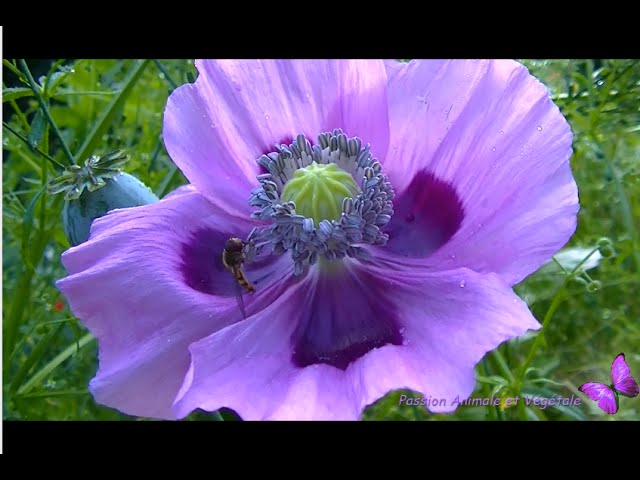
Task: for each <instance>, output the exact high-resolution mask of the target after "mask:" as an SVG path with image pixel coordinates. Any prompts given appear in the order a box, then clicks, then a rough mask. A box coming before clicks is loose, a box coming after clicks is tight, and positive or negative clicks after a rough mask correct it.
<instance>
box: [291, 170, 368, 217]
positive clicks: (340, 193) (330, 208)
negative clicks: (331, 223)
mask: <svg viewBox="0 0 640 480" xmlns="http://www.w3.org/2000/svg"><path fill="white" fill-rule="evenodd" d="M357 194H358V187H357V185H356V182H355V181H354V180H353V177H352V176H351V175H349V174H348V173H347V172H345V171H344V170H342V169H341V168H340V167H338V166H337V165H336V164H335V163H330V164H328V165H320V164H318V163H316V162H312V163H311V165H309V166H308V167H303V168H300V169H298V170H296V172H295V173H294V174H293V178H292V179H291V180H289V181H288V182H287V183H286V185H285V186H284V189H283V190H282V196H281V198H282V200H283V201H285V202H287V201H292V202H293V203H295V205H296V211H297V212H298V213H299V214H300V215H303V216H305V217H309V218H311V219H312V220H313V221H314V222H315V223H320V222H321V221H322V220H324V219H327V220H339V219H340V215H341V213H342V201H343V200H344V199H345V198H348V197H355V196H356V195H357Z"/></svg>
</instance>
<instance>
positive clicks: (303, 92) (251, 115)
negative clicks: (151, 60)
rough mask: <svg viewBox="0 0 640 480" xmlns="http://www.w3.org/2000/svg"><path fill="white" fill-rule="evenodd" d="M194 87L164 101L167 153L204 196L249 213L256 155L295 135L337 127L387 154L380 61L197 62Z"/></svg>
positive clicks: (313, 134) (383, 73)
mask: <svg viewBox="0 0 640 480" xmlns="http://www.w3.org/2000/svg"><path fill="white" fill-rule="evenodd" d="M196 67H197V68H198V72H199V77H198V79H197V80H196V82H195V83H194V84H188V85H183V86H182V87H180V88H178V89H176V90H175V91H174V92H173V93H172V94H171V96H170V97H169V100H168V102H167V107H166V109H165V117H164V130H163V135H164V141H165V146H166V148H167V151H168V152H169V155H170V156H171V158H172V159H173V161H174V162H175V163H176V164H177V165H178V167H179V168H180V169H181V170H182V172H183V173H184V174H185V176H186V177H187V178H188V179H189V181H190V182H191V183H193V184H194V185H195V186H196V187H197V188H198V190H199V191H200V192H202V194H203V195H204V196H206V197H207V198H208V199H209V200H211V201H212V202H214V203H216V204H218V205H220V206H222V207H223V208H227V209H232V210H235V211H237V212H242V213H246V212H249V206H248V205H247V198H248V195H249V192H250V190H251V188H252V186H254V185H255V176H256V175H257V174H258V166H257V164H256V162H255V160H256V159H257V158H258V157H260V155H262V154H264V153H267V152H271V151H273V150H274V145H275V144H276V143H285V141H291V140H292V139H293V138H295V136H296V135H297V134H300V133H302V134H305V135H306V136H307V137H308V138H312V139H314V138H315V137H316V136H317V135H318V134H319V133H322V132H326V131H331V130H333V129H335V128H342V129H343V130H344V131H346V132H348V133H349V135H351V136H355V135H357V136H360V137H361V138H362V139H363V141H365V142H369V143H371V145H372V149H373V151H375V152H376V153H377V154H378V155H381V156H382V155H384V154H385V152H386V150H387V146H388V141H389V128H388V125H389V124H388V112H387V97H386V84H387V77H386V71H385V68H384V63H383V62H382V61H373V60H221V61H209V60H201V61H198V62H196Z"/></svg>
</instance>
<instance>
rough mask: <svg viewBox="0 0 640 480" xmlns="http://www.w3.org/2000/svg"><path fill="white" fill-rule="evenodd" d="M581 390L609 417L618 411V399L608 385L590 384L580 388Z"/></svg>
mask: <svg viewBox="0 0 640 480" xmlns="http://www.w3.org/2000/svg"><path fill="white" fill-rule="evenodd" d="M579 390H580V391H581V392H584V393H586V394H587V395H588V396H589V398H590V399H591V400H593V401H595V402H598V406H599V407H600V408H601V409H602V410H604V411H605V412H606V413H608V414H609V415H613V414H614V413H616V412H617V411H618V397H617V396H616V394H615V392H614V391H613V390H611V388H609V387H608V386H607V385H605V384H603V383H598V382H588V383H585V384H583V385H581V386H580V388H579Z"/></svg>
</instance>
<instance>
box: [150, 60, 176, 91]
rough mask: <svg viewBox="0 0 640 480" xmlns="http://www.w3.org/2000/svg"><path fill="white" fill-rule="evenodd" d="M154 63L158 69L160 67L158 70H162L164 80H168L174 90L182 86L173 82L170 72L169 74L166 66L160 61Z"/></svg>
mask: <svg viewBox="0 0 640 480" xmlns="http://www.w3.org/2000/svg"><path fill="white" fill-rule="evenodd" d="M153 63H155V64H156V67H158V70H160V72H161V73H162V74H163V75H164V78H166V79H167V81H168V82H169V83H170V84H171V86H172V87H173V89H174V90H175V89H176V88H178V87H179V86H180V85H178V84H177V83H176V82H174V81H173V79H172V78H171V75H169V72H167V69H166V68H164V65H162V63H160V60H154V61H153Z"/></svg>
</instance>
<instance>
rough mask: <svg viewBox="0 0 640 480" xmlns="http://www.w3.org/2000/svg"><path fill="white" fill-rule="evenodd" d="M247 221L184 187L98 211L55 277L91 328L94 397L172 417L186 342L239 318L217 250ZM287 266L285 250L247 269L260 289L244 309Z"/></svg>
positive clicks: (259, 302) (258, 302)
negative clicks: (279, 258) (95, 348)
mask: <svg viewBox="0 0 640 480" xmlns="http://www.w3.org/2000/svg"><path fill="white" fill-rule="evenodd" d="M251 228H252V224H251V223H249V222H248V221H246V220H243V219H238V218H234V217H232V216H230V215H228V214H226V213H224V212H223V211H222V210H220V209H219V208H217V207H216V206H215V205H212V204H211V203H209V202H208V201H207V200H206V199H205V198H204V197H202V196H201V195H200V194H198V193H197V192H196V191H195V190H193V189H182V190H181V191H180V192H178V193H175V194H173V195H171V196H169V197H167V198H166V199H163V200H161V201H159V202H157V203H154V204H151V205H147V206H143V207H138V208H131V209H122V210H115V211H113V212H112V213H109V214H108V215H106V216H104V217H102V218H100V219H98V220H96V221H95V222H94V224H93V226H92V232H91V238H90V239H89V241H87V242H86V243H84V244H81V245H79V246H78V247H75V248H72V249H70V250H68V251H67V252H65V253H64V254H63V256H62V261H63V264H64V266H65V268H66V269H67V271H68V272H69V276H68V277H66V278H64V279H62V280H60V281H58V283H57V285H58V287H59V289H60V290H61V291H62V293H63V294H64V295H65V296H66V297H67V299H68V301H69V304H70V307H71V310H72V311H73V313H74V314H75V315H76V316H77V317H78V318H79V319H81V320H82V321H83V323H84V324H85V325H86V326H87V328H88V329H89V330H90V331H91V333H92V334H93V335H95V336H96V337H97V338H98V345H99V353H100V367H99V370H98V373H97V374H96V377H95V378H94V379H93V380H92V382H91V385H90V389H91V391H92V393H93V395H94V397H95V399H96V401H97V402H99V403H102V404H104V405H107V406H109V407H112V408H116V409H118V410H120V411H122V412H124V413H127V414H130V415H138V416H146V417H157V418H165V419H169V418H175V417H174V415H173V411H172V408H171V406H172V403H173V400H174V398H175V395H176V394H177V392H178V389H179V388H180V385H181V384H182V382H183V379H184V375H185V374H186V372H187V369H188V367H189V352H188V346H189V344H191V343H192V342H194V341H196V340H199V339H200V338H203V337H205V336H207V335H209V334H210V333H212V332H214V331H216V330H218V329H220V328H223V327H224V326H226V325H229V324H230V323H233V322H236V321H238V320H240V319H241V315H240V312H239V308H238V306H237V304H236V299H235V295H234V292H235V290H234V288H233V282H234V281H235V280H234V279H233V277H232V276H231V274H230V273H229V272H226V271H225V270H224V267H223V266H222V265H221V263H222V261H221V255H222V249H223V245H224V241H225V239H226V238H228V237H229V236H230V234H231V233H235V234H238V235H240V234H242V235H245V236H246V234H247V233H248V232H249V230H250V229H251ZM287 268H288V270H289V271H290V270H291V261H290V260H289V261H288V262H287V263H286V264H285V263H279V264H278V263H273V264H271V265H264V266H262V267H261V268H260V269H259V270H256V271H254V272H253V275H256V276H257V277H260V278H262V289H261V290H260V291H259V292H258V293H257V294H256V295H255V296H253V297H252V298H251V299H249V298H247V299H246V300H245V302H246V305H247V311H248V314H251V313H253V312H254V311H256V310H261V309H262V308H264V305H265V304H266V303H270V302H271V298H266V297H268V295H267V289H268V287H269V285H270V284H273V283H274V281H278V280H281V279H282V277H283V276H285V275H286V271H287ZM248 276H251V275H250V274H249V272H248ZM263 290H264V294H263V293H262V291H263Z"/></svg>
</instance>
